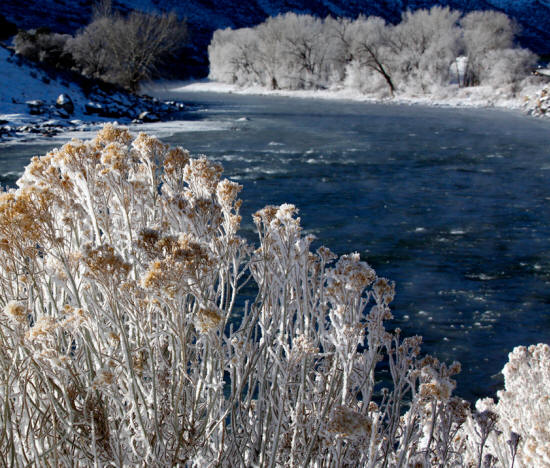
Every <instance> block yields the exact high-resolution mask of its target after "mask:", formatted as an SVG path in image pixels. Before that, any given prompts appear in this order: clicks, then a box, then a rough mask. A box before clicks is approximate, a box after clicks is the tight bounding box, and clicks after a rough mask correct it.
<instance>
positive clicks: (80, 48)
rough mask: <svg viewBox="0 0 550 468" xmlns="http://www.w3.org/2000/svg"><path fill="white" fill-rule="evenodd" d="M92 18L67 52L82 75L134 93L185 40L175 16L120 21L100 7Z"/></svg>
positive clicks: (181, 23) (135, 16) (143, 16)
mask: <svg viewBox="0 0 550 468" xmlns="http://www.w3.org/2000/svg"><path fill="white" fill-rule="evenodd" d="M94 16H95V19H94V20H93V21H92V23H90V24H89V25H88V26H87V27H86V28H84V30H82V31H81V32H80V33H79V34H78V35H77V36H76V37H75V38H74V39H73V40H72V41H70V43H69V44H68V49H69V51H70V52H71V53H72V54H73V56H74V57H75V60H76V62H77V64H78V66H79V67H80V68H81V70H82V71H83V72H84V73H85V74H87V75H90V76H93V77H96V78H102V79H104V80H106V81H109V82H113V83H116V84H120V85H122V86H124V87H125V88H127V89H129V90H130V91H137V89H138V87H139V84H140V82H142V81H143V80H146V79H150V78H151V77H152V76H153V75H154V73H155V71H156V70H157V66H158V65H159V64H160V63H162V62H163V61H166V60H167V59H169V58H170V57H171V56H173V55H174V54H175V53H176V52H178V51H179V50H180V49H181V48H182V47H183V45H184V44H185V40H186V39H187V27H186V23H185V21H182V20H179V19H178V17H177V16H176V15H175V14H174V13H160V14H159V13H151V14H149V13H142V12H137V11H134V12H131V13H130V14H129V15H128V16H126V17H123V16H120V15H118V14H114V13H111V12H110V10H109V7H108V6H103V7H101V8H98V9H97V11H96V12H95V15H94Z"/></svg>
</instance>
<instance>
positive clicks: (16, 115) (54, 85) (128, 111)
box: [0, 47, 183, 141]
mask: <svg viewBox="0 0 550 468" xmlns="http://www.w3.org/2000/svg"><path fill="white" fill-rule="evenodd" d="M0 70H1V73H0V141H9V140H33V141H34V140H36V139H38V138H42V137H51V136H54V135H56V134H58V133H60V132H65V131H89V130H97V129H98V124H103V123H105V122H108V121H112V120H117V121H119V122H121V123H125V124H129V123H132V121H134V122H140V121H142V122H153V121H158V120H163V119H165V118H166V117H168V116H169V115H170V114H172V113H174V112H178V111H180V110H182V109H183V105H182V104H179V103H175V102H161V101H159V100H157V99H152V98H148V97H143V96H135V95H131V94H127V93H124V92H121V91H118V90H114V91H109V90H105V89H101V87H99V86H95V85H90V83H86V85H87V89H84V87H83V86H82V84H79V83H76V82H73V81H71V80H70V75H56V74H55V73H48V72H46V71H45V70H42V69H40V68H39V67H35V66H33V65H32V64H31V63H29V62H27V61H25V60H21V59H20V58H19V57H17V56H16V55H14V54H13V53H12V52H11V51H9V50H8V49H6V48H4V47H0Z"/></svg>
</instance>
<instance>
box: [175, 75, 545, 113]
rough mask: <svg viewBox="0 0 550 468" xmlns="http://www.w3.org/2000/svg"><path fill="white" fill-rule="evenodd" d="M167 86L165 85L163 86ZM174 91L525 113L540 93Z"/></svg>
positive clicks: (206, 87)
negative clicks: (380, 94)
mask: <svg viewBox="0 0 550 468" xmlns="http://www.w3.org/2000/svg"><path fill="white" fill-rule="evenodd" d="M165 86H166V85H165ZM173 90H174V91H182V92H212V93H235V94H255V95H276V96H288V97H297V98H313V99H335V100H352V101H361V102H382V103H394V104H411V105H413V104H420V105H431V106H446V107H499V108H503V109H517V110H526V111H528V110H529V109H530V107H531V106H534V105H535V101H536V99H537V95H538V94H540V91H541V86H540V85H531V86H528V87H526V88H524V89H523V90H522V92H520V93H518V94H517V95H516V96H515V97H511V96H509V95H507V94H504V93H502V94H499V93H498V92H497V93H495V90H494V88H492V87H490V86H477V87H469V88H458V87H457V86H452V87H449V88H446V89H442V90H441V91H440V92H439V93H437V94H432V95H398V96H396V97H394V98H391V99H390V98H386V99H380V98H378V97H376V96H374V95H367V94H363V93H361V92H360V91H357V90H353V89H349V88H346V89H327V90H268V89H266V88H264V87H262V86H249V87H245V88H243V87H240V86H237V85H233V84H227V83H219V82H215V81H209V80H204V81H197V82H190V83H185V84H180V85H177V86H176V87H174V88H173Z"/></svg>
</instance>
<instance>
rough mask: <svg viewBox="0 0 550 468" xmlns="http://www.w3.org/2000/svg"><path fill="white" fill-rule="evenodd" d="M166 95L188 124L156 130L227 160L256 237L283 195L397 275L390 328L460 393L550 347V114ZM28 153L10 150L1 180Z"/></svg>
mask: <svg viewBox="0 0 550 468" xmlns="http://www.w3.org/2000/svg"><path fill="white" fill-rule="evenodd" d="M163 97H170V98H176V99H181V100H183V101H184V102H188V103H189V104H190V105H191V106H192V107H191V109H192V111H191V112H190V113H189V114H187V118H190V119H191V120H192V121H193V122H192V125H191V126H187V127H186V126H181V127H178V125H172V126H171V127H170V128H168V129H163V128H162V127H159V126H157V127H153V128H151V129H149V130H148V131H150V132H152V133H157V134H158V135H159V136H161V137H162V138H163V140H164V141H167V142H169V143H171V144H177V145H181V146H183V147H185V148H187V149H189V150H190V151H191V153H193V154H195V155H196V154H198V153H204V154H206V155H207V156H209V157H210V158H212V159H214V160H216V161H218V162H221V163H222V164H223V166H224V168H225V175H226V176H228V177H230V178H231V179H233V180H236V181H239V182H240V183H242V184H243V185H244V190H243V192H242V197H241V198H243V200H244V204H243V217H244V221H245V227H244V228H245V232H244V233H245V235H246V236H247V237H249V238H250V239H253V238H254V233H253V229H252V224H251V216H250V215H251V214H252V213H253V212H254V211H256V210H257V209H259V208H261V207H263V206H264V205H266V204H280V203H283V202H288V203H293V204H295V205H297V206H298V207H299V208H300V216H301V218H302V224H303V226H304V227H305V229H306V231H308V232H312V233H314V234H315V235H316V236H317V238H318V241H317V245H321V244H325V245H327V246H328V247H330V248H331V249H332V250H333V251H335V252H337V253H339V254H342V253H347V252H350V251H358V252H360V253H361V256H362V257H363V258H364V259H365V260H367V261H368V262H369V263H370V264H371V265H372V266H373V267H374V268H375V269H376V271H377V273H378V274H379V275H382V276H385V277H387V278H390V279H392V280H394V281H395V282H396V286H397V296H396V299H395V302H394V315H395V317H396V318H395V321H394V326H399V327H400V328H401V329H402V330H403V332H404V334H406V335H411V334H420V335H422V336H423V337H424V345H423V350H424V351H425V352H430V353H434V354H436V355H437V356H438V357H439V358H440V359H444V360H453V359H457V360H459V361H461V362H462V364H463V371H462V374H461V375H460V376H459V378H458V381H459V385H458V389H457V392H456V393H457V394H459V395H460V396H462V397H465V398H469V399H475V398H477V397H479V396H485V395H488V394H491V393H493V392H494V391H496V390H497V389H498V388H500V386H501V385H502V378H501V377H500V375H499V371H500V370H501V368H502V366H503V365H504V363H505V362H506V359H507V353H508V352H509V351H511V350H512V348H513V347H514V346H516V345H519V344H531V343H537V342H550V287H549V286H550V224H549V221H550V185H549V183H548V182H549V178H550V122H548V121H546V122H544V121H540V120H536V119H532V118H528V117H524V116H521V115H519V114H517V113H513V112H505V111H498V110H476V109H472V110H468V109H446V108H428V107H419V106H396V105H387V106H383V105H375V104H363V103H348V102H338V101H337V102H332V101H317V100H299V99H298V100H297V99H291V98H282V97H252V96H235V95H224V94H208V93H189V94H181V93H180V94H178V93H176V92H169V93H164V95H163ZM50 146H51V145H50ZM30 149H32V150H33V151H34V152H38V150H40V149H41V148H37V147H35V148H30ZM28 150H29V148H25V147H24V146H21V145H16V146H11V147H8V148H2V147H0V170H1V171H2V172H1V173H0V177H4V179H3V180H4V183H6V182H5V181H6V180H8V181H9V179H10V175H9V174H10V173H12V174H16V173H17V172H18V171H20V170H21V169H22V167H23V165H24V164H25V163H26V161H27V160H28V156H30V155H32V153H33V151H30V153H31V154H29V151H28ZM23 154H26V155H27V156H25V157H26V158H27V159H25V157H23V156H22V155H23ZM6 174H8V175H6Z"/></svg>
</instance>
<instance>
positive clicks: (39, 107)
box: [25, 99, 45, 115]
mask: <svg viewBox="0 0 550 468" xmlns="http://www.w3.org/2000/svg"><path fill="white" fill-rule="evenodd" d="M25 104H27V106H28V107H29V113H30V114H31V115H41V114H43V113H44V112H45V109H44V101H41V100H40V99H35V100H33V101H27V102H26V103H25Z"/></svg>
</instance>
